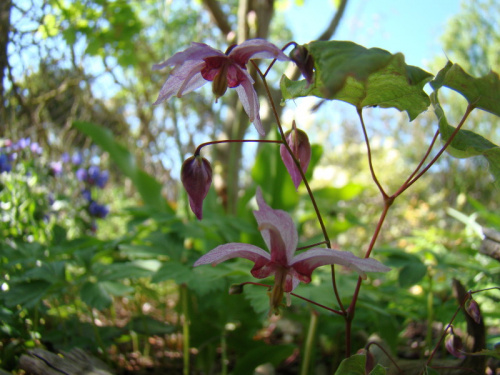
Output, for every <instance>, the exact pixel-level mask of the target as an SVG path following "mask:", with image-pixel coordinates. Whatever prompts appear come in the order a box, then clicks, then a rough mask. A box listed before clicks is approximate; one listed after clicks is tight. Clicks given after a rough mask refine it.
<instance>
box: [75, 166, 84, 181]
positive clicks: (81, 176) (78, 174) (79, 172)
mask: <svg viewBox="0 0 500 375" xmlns="http://www.w3.org/2000/svg"><path fill="white" fill-rule="evenodd" d="M76 178H77V179H78V180H79V181H86V180H87V170H86V169H85V168H79V169H78V170H77V171H76Z"/></svg>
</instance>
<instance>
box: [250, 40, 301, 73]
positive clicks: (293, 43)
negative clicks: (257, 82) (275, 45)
mask: <svg viewBox="0 0 500 375" xmlns="http://www.w3.org/2000/svg"><path fill="white" fill-rule="evenodd" d="M291 45H295V46H296V45H297V43H295V42H289V43H287V44H285V46H284V47H283V48H282V49H281V50H282V51H284V50H286V49H287V48H288V47H289V46H291ZM276 61H277V60H276V59H274V60H273V61H271V63H270V64H269V66H268V67H267V69H266V71H265V72H264V73H263V74H262V73H261V75H262V76H263V77H267V73H269V71H270V70H271V68H272V67H273V65H274V63H275V62H276ZM252 63H253V61H252ZM254 65H255V64H254ZM257 69H258V68H257Z"/></svg>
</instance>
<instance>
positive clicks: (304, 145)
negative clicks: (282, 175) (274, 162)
mask: <svg viewBox="0 0 500 375" xmlns="http://www.w3.org/2000/svg"><path fill="white" fill-rule="evenodd" d="M285 139H286V142H287V143H288V146H290V149H291V150H292V153H293V155H294V156H295V157H296V158H297V159H298V160H299V163H300V168H301V169H302V171H303V172H304V173H306V171H307V167H308V166H309V162H310V161H311V145H310V143H309V138H308V137H307V134H306V132H304V131H302V130H300V129H297V128H296V126H295V121H294V122H293V123H292V130H289V131H287V132H286V133H285ZM280 154H281V160H283V163H284V164H285V167H286V169H287V170H288V173H289V174H290V177H292V181H293V184H294V185H295V189H298V188H299V185H300V183H301V181H302V175H301V174H300V171H299V169H298V168H297V166H296V165H295V162H294V161H293V159H292V156H291V155H290V153H289V152H288V150H287V149H286V147H285V146H284V145H281V146H280Z"/></svg>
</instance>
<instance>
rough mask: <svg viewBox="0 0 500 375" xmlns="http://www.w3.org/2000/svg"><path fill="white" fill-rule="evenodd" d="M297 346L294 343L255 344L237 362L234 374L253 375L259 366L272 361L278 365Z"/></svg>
mask: <svg viewBox="0 0 500 375" xmlns="http://www.w3.org/2000/svg"><path fill="white" fill-rule="evenodd" d="M295 349H296V347H295V346H294V345H265V344H259V345H255V344H254V345H253V346H252V349H250V350H248V351H247V352H246V353H245V355H244V356H242V357H241V358H240V359H239V360H238V361H237V363H236V366H235V368H234V369H233V374H238V375H253V373H254V370H255V368H256V367H257V366H259V365H262V364H264V363H271V364H272V365H273V366H278V365H279V364H280V363H281V362H283V361H284V360H285V359H286V358H288V357H290V356H291V355H292V353H293V352H294V350H295Z"/></svg>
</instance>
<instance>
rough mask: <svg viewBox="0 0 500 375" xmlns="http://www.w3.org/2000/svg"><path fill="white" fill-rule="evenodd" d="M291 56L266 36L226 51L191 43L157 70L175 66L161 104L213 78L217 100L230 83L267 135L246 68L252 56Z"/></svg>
mask: <svg viewBox="0 0 500 375" xmlns="http://www.w3.org/2000/svg"><path fill="white" fill-rule="evenodd" d="M251 58H254V59H259V58H264V59H266V58H267V59H278V60H290V59H289V58H288V57H287V56H286V55H285V54H284V53H283V52H282V51H281V50H280V49H279V48H278V47H276V46H275V45H274V44H272V43H270V42H268V41H266V40H264V39H250V40H247V41H245V42H243V43H241V44H240V45H237V46H235V47H234V48H231V47H229V49H228V51H227V52H226V53H225V54H224V53H222V52H221V51H219V50H216V49H213V48H212V47H209V46H208V45H206V44H203V43H192V45H191V47H189V48H188V49H186V50H184V51H182V52H177V53H176V54H175V55H173V56H172V57H171V58H169V59H168V60H166V61H165V62H163V63H161V64H157V65H154V66H153V69H154V70H158V69H162V68H164V67H166V66H173V67H174V69H173V70H172V71H171V74H170V76H169V77H168V78H167V81H166V82H165V83H164V84H163V87H162V88H161V90H160V94H159V95H158V99H156V102H155V103H154V104H158V103H161V102H163V101H164V100H167V99H169V98H171V97H172V96H174V95H176V96H177V97H179V98H180V97H181V96H182V95H184V94H187V93H189V92H191V91H193V90H196V89H197V88H199V87H201V86H203V85H204V84H206V83H207V82H212V91H213V93H214V94H215V97H216V100H217V99H218V98H219V97H220V96H222V95H224V93H225V92H226V89H227V88H228V87H230V88H235V89H236V92H237V93H238V96H239V98H240V100H241V103H242V104H243V108H244V109H245V111H246V113H247V114H248V117H249V118H250V121H251V122H253V124H254V125H255V128H256V129H257V131H258V132H259V133H260V134H262V135H264V129H263V128H262V123H261V121H260V115H259V99H258V97H257V93H256V92H255V89H254V87H253V83H254V80H253V79H252V77H251V76H250V74H249V73H248V71H247V69H246V64H248V61H249V60H250V59H251Z"/></svg>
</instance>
